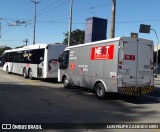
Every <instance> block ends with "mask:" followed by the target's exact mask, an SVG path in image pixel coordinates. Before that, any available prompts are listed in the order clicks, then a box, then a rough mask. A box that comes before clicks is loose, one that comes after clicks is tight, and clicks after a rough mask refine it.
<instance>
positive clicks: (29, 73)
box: [28, 69, 33, 80]
mask: <svg viewBox="0 0 160 132" xmlns="http://www.w3.org/2000/svg"><path fill="white" fill-rule="evenodd" d="M28 76H29V79H31V80H32V79H33V72H32V69H29V72H28Z"/></svg>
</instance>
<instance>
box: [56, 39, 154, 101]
mask: <svg viewBox="0 0 160 132" xmlns="http://www.w3.org/2000/svg"><path fill="white" fill-rule="evenodd" d="M153 48H154V46H153V42H152V41H151V40H146V39H140V38H130V37H119V38H114V39H108V40H102V41H97V42H91V43H87V44H81V45H76V46H69V47H67V48H66V49H65V50H64V52H63V54H62V55H61V56H60V58H59V62H60V65H59V73H58V81H59V82H63V83H64V87H66V88H67V87H69V86H70V85H76V86H82V87H86V88H90V89H94V90H95V93H96V95H97V97H98V98H100V99H103V98H104V97H105V95H106V92H118V93H122V94H126V95H137V94H138V95H143V94H146V93H149V92H152V91H153V90H154V84H153V83H154V81H153V79H154V77H153V67H154V65H153V64H154V63H153Z"/></svg>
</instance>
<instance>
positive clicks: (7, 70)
mask: <svg viewBox="0 0 160 132" xmlns="http://www.w3.org/2000/svg"><path fill="white" fill-rule="evenodd" d="M6 72H7V73H8V74H10V72H9V69H8V66H7V67H6Z"/></svg>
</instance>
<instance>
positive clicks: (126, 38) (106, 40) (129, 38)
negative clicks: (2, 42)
mask: <svg viewBox="0 0 160 132" xmlns="http://www.w3.org/2000/svg"><path fill="white" fill-rule="evenodd" d="M120 40H123V41H128V40H130V41H137V40H139V41H141V42H144V43H153V41H151V40H148V39H142V38H132V40H131V37H117V38H111V39H105V40H100V41H95V42H90V43H85V44H78V45H74V46H69V47H67V48H66V50H69V49H71V48H76V47H83V46H88V45H95V44H98V43H105V42H113V41H120Z"/></svg>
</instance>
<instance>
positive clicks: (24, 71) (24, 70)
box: [23, 68, 27, 78]
mask: <svg viewBox="0 0 160 132" xmlns="http://www.w3.org/2000/svg"><path fill="white" fill-rule="evenodd" d="M23 77H24V78H27V71H26V68H24V69H23Z"/></svg>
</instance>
